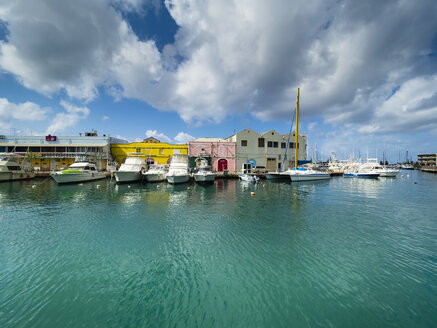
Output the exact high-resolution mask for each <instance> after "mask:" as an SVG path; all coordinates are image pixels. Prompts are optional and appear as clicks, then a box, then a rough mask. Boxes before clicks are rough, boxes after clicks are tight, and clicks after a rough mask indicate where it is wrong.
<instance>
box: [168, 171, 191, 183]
mask: <svg viewBox="0 0 437 328" xmlns="http://www.w3.org/2000/svg"><path fill="white" fill-rule="evenodd" d="M188 180H190V176H189V174H188V173H187V174H183V175H168V174H167V181H168V183H171V184H177V183H185V182H188Z"/></svg>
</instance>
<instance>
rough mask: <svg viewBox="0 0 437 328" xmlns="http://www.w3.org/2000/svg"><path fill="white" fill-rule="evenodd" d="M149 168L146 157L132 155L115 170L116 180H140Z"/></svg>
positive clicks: (119, 181) (120, 181)
mask: <svg viewBox="0 0 437 328" xmlns="http://www.w3.org/2000/svg"><path fill="white" fill-rule="evenodd" d="M146 168H147V165H146V162H145V161H144V159H142V158H139V157H135V156H130V157H127V158H126V160H125V162H124V163H123V164H121V166H120V168H119V169H118V170H117V171H115V172H113V174H114V176H115V180H116V181H117V182H118V183H122V182H132V181H139V180H141V178H142V174H141V173H142V172H143V171H145V170H146Z"/></svg>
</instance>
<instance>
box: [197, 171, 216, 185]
mask: <svg viewBox="0 0 437 328" xmlns="http://www.w3.org/2000/svg"><path fill="white" fill-rule="evenodd" d="M215 176H216V175H215V174H214V173H209V174H195V175H194V180H195V181H196V182H199V183H202V182H204V183H208V182H210V183H211V182H214V180H215Z"/></svg>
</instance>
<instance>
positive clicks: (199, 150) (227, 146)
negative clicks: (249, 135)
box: [188, 138, 236, 172]
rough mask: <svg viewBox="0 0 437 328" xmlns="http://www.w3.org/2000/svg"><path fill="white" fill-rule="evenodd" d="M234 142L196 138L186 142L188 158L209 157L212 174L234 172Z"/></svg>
mask: <svg viewBox="0 0 437 328" xmlns="http://www.w3.org/2000/svg"><path fill="white" fill-rule="evenodd" d="M235 151H236V144H235V142H228V141H225V140H224V139H220V138H198V139H196V140H194V141H190V142H188V156H189V157H197V156H203V157H210V158H211V168H212V171H214V172H222V171H225V170H227V171H229V172H235Z"/></svg>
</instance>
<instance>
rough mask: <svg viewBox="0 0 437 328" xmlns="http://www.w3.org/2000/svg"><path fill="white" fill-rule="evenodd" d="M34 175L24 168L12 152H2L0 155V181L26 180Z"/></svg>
mask: <svg viewBox="0 0 437 328" xmlns="http://www.w3.org/2000/svg"><path fill="white" fill-rule="evenodd" d="M34 177H35V173H34V172H31V171H28V170H26V169H24V168H23V166H22V165H20V163H18V161H17V160H16V159H15V155H14V154H4V155H2V156H1V157H0V181H15V180H26V179H32V178H34Z"/></svg>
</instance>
